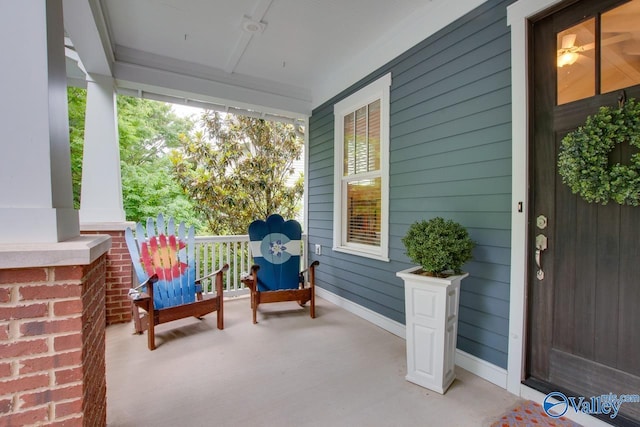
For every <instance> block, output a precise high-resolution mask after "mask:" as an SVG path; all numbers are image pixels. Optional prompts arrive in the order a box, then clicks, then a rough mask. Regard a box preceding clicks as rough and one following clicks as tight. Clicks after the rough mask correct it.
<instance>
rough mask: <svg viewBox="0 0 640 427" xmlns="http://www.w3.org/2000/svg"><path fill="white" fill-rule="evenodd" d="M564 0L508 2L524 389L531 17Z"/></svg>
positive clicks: (515, 287)
mask: <svg viewBox="0 0 640 427" xmlns="http://www.w3.org/2000/svg"><path fill="white" fill-rule="evenodd" d="M561 1H562V0H519V1H517V2H515V3H513V4H512V5H510V6H509V7H507V24H508V25H509V26H510V27H511V148H512V156H513V157H512V161H511V168H512V169H511V179H512V183H511V200H512V211H511V290H510V292H511V293H510V299H509V356H508V360H507V390H509V391H510V392H511V393H514V394H517V395H520V394H521V382H522V380H523V379H524V368H525V366H524V365H525V358H526V353H525V350H526V349H525V345H526V325H527V321H526V312H527V307H526V303H527V254H528V253H529V252H528V251H527V247H528V246H527V245H528V238H527V224H528V213H527V212H528V208H529V207H528V202H529V193H528V191H527V188H528V185H529V182H528V180H529V177H528V175H529V172H528V171H529V150H528V146H529V137H528V135H529V97H528V95H529V94H528V90H527V88H528V86H529V65H528V60H527V56H528V49H529V43H528V38H529V34H528V19H529V18H531V17H532V16H534V15H537V14H538V13H540V12H542V11H544V10H546V9H548V8H550V7H551V6H553V5H555V4H558V3H560V2H561Z"/></svg>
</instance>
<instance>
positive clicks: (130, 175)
mask: <svg viewBox="0 0 640 427" xmlns="http://www.w3.org/2000/svg"><path fill="white" fill-rule="evenodd" d="M67 94H68V99H69V134H70V141H71V167H72V180H73V193H74V204H75V205H76V208H79V207H80V186H81V181H82V146H83V143H84V124H85V122H84V116H85V108H86V90H84V89H78V88H71V87H70V88H68V92H67ZM117 109H118V133H119V139H120V141H119V143H120V166H121V173H122V197H123V204H124V210H125V213H126V217H127V220H129V221H136V222H137V221H146V219H147V218H148V217H155V216H157V215H158V213H163V214H164V215H165V216H173V217H175V218H176V219H177V220H179V221H185V222H187V223H189V224H193V225H195V226H196V227H197V228H200V229H201V228H202V221H201V220H200V219H199V217H198V215H197V214H196V211H195V209H194V207H193V203H192V201H191V200H190V199H189V197H188V196H187V195H186V194H185V193H184V191H183V190H182V188H181V187H180V186H179V185H178V183H177V182H176V181H175V179H173V177H172V174H171V170H172V166H171V163H170V161H169V160H168V157H167V151H168V150H169V149H171V148H173V147H177V146H179V145H180V143H179V138H180V134H183V133H184V134H186V133H189V132H190V131H191V129H192V128H193V123H192V121H190V120H189V119H183V118H180V117H178V116H176V115H175V114H174V113H173V112H172V111H171V106H170V105H168V104H165V103H161V102H156V101H150V100H146V99H140V98H132V97H128V96H118V97H117Z"/></svg>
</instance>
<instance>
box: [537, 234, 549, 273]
mask: <svg viewBox="0 0 640 427" xmlns="http://www.w3.org/2000/svg"><path fill="white" fill-rule="evenodd" d="M546 249H547V236H545V235H544V234H538V235H537V236H536V267H538V269H537V271H536V277H537V278H538V280H543V279H544V270H543V269H542V252H544V251H545V250H546Z"/></svg>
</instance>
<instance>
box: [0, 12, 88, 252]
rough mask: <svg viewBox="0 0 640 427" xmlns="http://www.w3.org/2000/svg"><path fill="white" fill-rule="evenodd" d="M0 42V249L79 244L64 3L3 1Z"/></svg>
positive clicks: (0, 14) (0, 17) (0, 16)
mask: <svg viewBox="0 0 640 427" xmlns="http://www.w3.org/2000/svg"><path fill="white" fill-rule="evenodd" d="M0 39H1V40H3V41H4V42H3V43H2V47H0V55H1V57H2V58H3V59H4V62H3V67H2V79H0V93H1V94H2V102H0V129H2V132H0V144H1V148H2V155H1V156H0V226H1V227H2V231H0V243H22V242H32V243H33V242H61V241H64V240H67V239H70V238H73V237H77V236H79V234H80V231H79V224H78V212H77V211H76V210H74V209H73V196H72V188H71V160H70V150H69V120H68V112H67V108H68V107H67V81H66V70H65V54H64V27H63V19H62V1H61V0H48V1H13V0H0Z"/></svg>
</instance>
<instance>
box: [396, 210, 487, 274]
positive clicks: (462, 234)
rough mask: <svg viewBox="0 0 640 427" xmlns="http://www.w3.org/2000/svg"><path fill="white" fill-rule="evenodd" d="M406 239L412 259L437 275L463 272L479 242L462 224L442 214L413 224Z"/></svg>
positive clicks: (430, 272)
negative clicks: (474, 240) (476, 241)
mask: <svg viewBox="0 0 640 427" xmlns="http://www.w3.org/2000/svg"><path fill="white" fill-rule="evenodd" d="M402 243H403V244H404V246H405V248H406V249H407V256H408V257H409V258H410V259H411V261H413V262H414V263H416V264H419V265H420V266H422V269H423V270H424V271H425V272H427V273H429V274H430V275H432V276H435V277H442V276H443V275H446V272H448V271H452V272H453V273H455V274H460V273H461V272H462V271H461V270H460V269H461V267H462V265H463V264H464V263H465V262H467V261H469V260H470V259H471V250H472V249H473V247H474V246H475V243H474V242H473V241H472V240H471V238H470V237H469V233H468V232H467V230H466V229H465V228H464V227H463V226H462V225H460V224H458V223H457V222H454V221H452V220H445V219H443V218H440V217H436V218H433V219H430V220H428V221H427V220H422V221H418V222H415V223H413V224H411V226H410V227H409V230H408V231H407V234H406V235H405V237H404V238H402Z"/></svg>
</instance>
